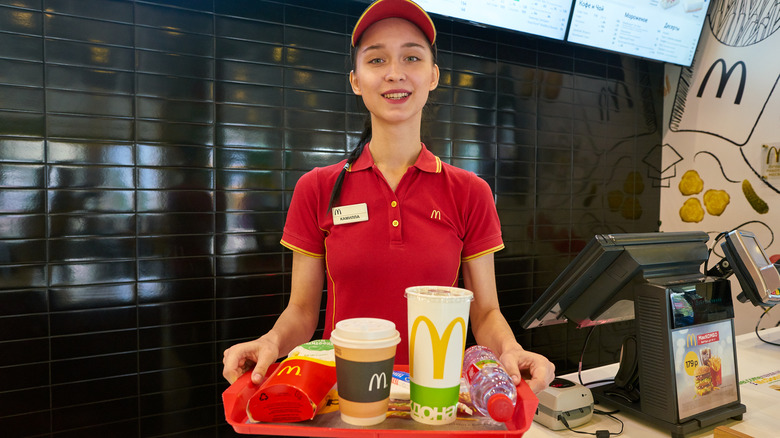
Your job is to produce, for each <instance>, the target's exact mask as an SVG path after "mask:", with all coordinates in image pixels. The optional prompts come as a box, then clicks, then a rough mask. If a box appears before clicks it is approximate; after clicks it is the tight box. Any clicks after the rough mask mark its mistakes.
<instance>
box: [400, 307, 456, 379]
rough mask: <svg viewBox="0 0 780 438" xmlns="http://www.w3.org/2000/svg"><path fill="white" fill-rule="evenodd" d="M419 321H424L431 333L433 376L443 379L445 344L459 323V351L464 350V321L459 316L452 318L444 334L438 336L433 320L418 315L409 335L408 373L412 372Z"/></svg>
mask: <svg viewBox="0 0 780 438" xmlns="http://www.w3.org/2000/svg"><path fill="white" fill-rule="evenodd" d="M420 323H425V326H426V327H428V332H429V333H430V334H431V346H432V348H433V378H434V379H443V378H444V359H445V358H446V356H447V346H448V345H449V343H450V337H451V336H452V332H453V330H454V329H455V326H456V325H458V324H460V325H461V328H462V329H463V345H462V347H461V351H463V350H465V348H466V321H465V320H464V319H463V318H461V317H457V318H455V319H453V320H452V321H450V323H449V325H447V328H446V329H445V330H444V336H442V337H439V331H438V330H436V326H435V325H433V321H431V320H430V319H428V317H426V316H423V315H420V316H418V317H417V319H415V320H414V324H412V330H411V336H409V373H410V375H412V373H414V344H415V341H416V339H417V330H418V328H419V327H420ZM412 377H413V375H412Z"/></svg>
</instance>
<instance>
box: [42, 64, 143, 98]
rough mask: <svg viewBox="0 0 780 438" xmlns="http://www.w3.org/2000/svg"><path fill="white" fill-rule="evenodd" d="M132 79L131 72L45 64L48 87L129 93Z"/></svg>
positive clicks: (131, 87) (131, 89) (131, 91)
mask: <svg viewBox="0 0 780 438" xmlns="http://www.w3.org/2000/svg"><path fill="white" fill-rule="evenodd" d="M134 81H135V78H134V77H133V73H132V72H126V71H112V70H107V69H101V68H89V67H79V66H66V65H53V64H46V86H47V87H49V88H58V89H66V90H74V91H76V90H77V91H88V92H94V93H115V94H123V95H128V94H129V95H131V94H132V93H133V91H134ZM139 82H140V80H139Z"/></svg>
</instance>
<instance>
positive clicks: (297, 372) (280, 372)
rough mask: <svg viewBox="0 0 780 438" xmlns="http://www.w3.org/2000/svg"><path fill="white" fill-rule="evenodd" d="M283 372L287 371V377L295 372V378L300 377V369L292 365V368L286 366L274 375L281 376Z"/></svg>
mask: <svg viewBox="0 0 780 438" xmlns="http://www.w3.org/2000/svg"><path fill="white" fill-rule="evenodd" d="M285 370H287V374H288V375H289V374H290V373H292V372H293V371H295V375H296V376H300V375H301V367H299V366H298V365H293V366H290V365H287V366H286V367H284V368H282V369H281V370H279V372H278V373H276V375H277V376H281V375H282V373H283V372H284V371H285Z"/></svg>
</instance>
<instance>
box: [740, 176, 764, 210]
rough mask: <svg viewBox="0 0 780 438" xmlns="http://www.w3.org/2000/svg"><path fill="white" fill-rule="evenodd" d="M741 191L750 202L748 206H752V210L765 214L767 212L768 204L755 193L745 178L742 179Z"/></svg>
mask: <svg viewBox="0 0 780 438" xmlns="http://www.w3.org/2000/svg"><path fill="white" fill-rule="evenodd" d="M742 193H744V194H745V198H746V199H747V201H748V202H749V203H750V206H751V207H753V210H755V211H756V213H758V214H766V213H768V212H769V205H767V203H766V202H764V200H763V199H761V198H760V197H759V196H758V195H757V194H756V191H755V190H753V186H752V185H751V184H750V181H748V180H746V179H745V180H742Z"/></svg>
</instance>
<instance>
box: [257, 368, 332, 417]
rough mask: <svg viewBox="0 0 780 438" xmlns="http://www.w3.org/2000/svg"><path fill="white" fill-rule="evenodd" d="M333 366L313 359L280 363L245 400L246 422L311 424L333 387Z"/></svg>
mask: <svg viewBox="0 0 780 438" xmlns="http://www.w3.org/2000/svg"><path fill="white" fill-rule="evenodd" d="M335 365H336V364H335V362H331V361H325V360H321V359H316V358H313V357H302V356H293V357H289V358H287V359H285V360H283V361H282V362H281V363H280V364H279V366H278V367H277V368H276V370H274V371H273V374H271V375H269V376H267V378H266V379H265V381H264V382H263V383H262V384H261V385H260V388H258V389H257V391H256V392H255V393H254V395H252V398H250V399H249V403H247V406H246V413H247V417H248V419H249V420H250V421H254V422H258V421H262V422H267V423H289V422H294V421H304V420H311V419H312V418H314V415H315V414H316V413H317V410H318V409H320V408H321V407H322V405H324V404H325V402H326V401H327V397H326V396H327V395H328V392H329V391H330V390H331V388H333V385H335V384H336V366H335Z"/></svg>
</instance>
